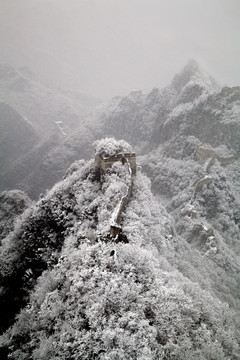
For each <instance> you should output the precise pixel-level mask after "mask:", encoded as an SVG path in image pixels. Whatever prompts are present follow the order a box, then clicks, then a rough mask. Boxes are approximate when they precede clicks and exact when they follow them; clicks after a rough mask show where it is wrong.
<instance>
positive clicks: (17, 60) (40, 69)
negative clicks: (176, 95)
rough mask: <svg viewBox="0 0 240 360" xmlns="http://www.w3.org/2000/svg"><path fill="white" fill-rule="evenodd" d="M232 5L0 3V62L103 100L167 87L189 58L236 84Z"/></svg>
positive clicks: (215, 0) (238, 53)
mask: <svg viewBox="0 0 240 360" xmlns="http://www.w3.org/2000/svg"><path fill="white" fill-rule="evenodd" d="M239 13H240V5H239V2H238V1H237V0H229V1H226V0H212V1H210V2H209V1H207V0H195V1H194V2H193V1H191V0H181V2H179V1H176V0H161V1H158V0H131V1H127V0H123V1H122V0H121V1H119V0H112V1H108V0H101V2H100V1H98V0H88V1H87V0H80V1H79V0H68V1H66V0H53V1H52V0H51V1H50V0H42V1H38V0H21V1H20V0H2V1H1V2H0V42H1V61H4V62H6V63H9V64H11V65H13V66H15V67H17V68H19V67H22V66H28V67H29V68H30V69H32V70H33V71H34V72H35V73H36V74H37V75H38V76H39V77H40V78H41V79H42V80H43V81H44V83H45V84H48V85H50V86H51V87H53V88H54V89H56V88H63V89H69V90H71V91H77V92H79V91H80V92H82V93H86V94H88V95H91V96H97V97H100V98H102V97H104V98H109V97H113V96H116V95H124V94H126V93H128V92H129V91H130V90H131V89H142V90H143V91H144V92H149V91H150V90H151V89H152V88H153V87H155V86H157V87H160V88H163V87H164V86H166V85H167V84H168V83H169V82H170V80H171V78H172V74H174V73H175V72H177V71H179V70H180V69H181V68H182V67H183V66H184V65H185V63H186V62H187V61H188V59H189V58H195V59H198V60H199V62H200V63H201V64H202V65H203V66H204V67H205V68H206V69H207V70H208V71H209V72H210V73H211V74H212V75H213V76H214V77H215V78H216V79H217V80H218V81H219V82H220V83H221V84H228V85H229V86H234V85H238V84H239V82H240V78H239V66H238V64H239V63H240V47H239Z"/></svg>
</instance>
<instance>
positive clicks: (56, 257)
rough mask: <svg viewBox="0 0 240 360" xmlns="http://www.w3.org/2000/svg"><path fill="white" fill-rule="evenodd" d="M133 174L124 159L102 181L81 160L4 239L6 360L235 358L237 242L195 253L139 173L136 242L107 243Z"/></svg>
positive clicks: (127, 229) (132, 214) (129, 229)
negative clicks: (233, 245) (113, 216)
mask: <svg viewBox="0 0 240 360" xmlns="http://www.w3.org/2000/svg"><path fill="white" fill-rule="evenodd" d="M111 148H112V147H111ZM127 173H128V172H127V171H126V164H122V163H120V162H117V163H116V164H115V165H114V166H112V167H111V168H110V169H109V170H108V172H106V174H105V177H104V180H103V182H102V183H101V182H100V181H99V177H98V167H97V164H96V163H95V162H94V161H93V160H90V161H87V162H85V161H84V160H80V161H78V162H76V163H74V164H73V165H72V166H71V167H70V168H69V170H68V172H67V174H66V177H65V179H64V180H63V181H61V182H59V183H57V184H56V185H55V186H54V187H53V188H52V189H51V190H50V191H49V192H48V193H47V194H46V196H44V197H42V198H41V199H40V200H39V201H38V202H37V203H36V204H35V205H33V206H32V207H31V208H29V209H28V210H27V211H26V212H25V213H24V214H23V215H22V218H20V219H19V220H18V222H17V224H16V226H15V229H14V231H13V232H11V233H10V234H9V235H8V237H6V238H5V239H4V240H3V243H2V246H1V247H0V251H1V252H0V256H1V261H0V264H1V268H0V269H1V299H0V301H1V307H0V309H1V318H2V319H3V320H2V331H3V332H4V334H3V335H2V337H1V348H0V351H1V358H3V359H10V358H11V359H18V360H19V359H34V360H37V359H38V360H40V359H45V360H47V359H48V360H50V359H56V358H58V359H71V358H72V359H124V358H128V359H141V358H142V359H155V360H157V359H162V360H168V359H173V358H177V359H182V360H187V359H189V358H190V357H191V356H192V357H195V358H198V359H202V360H203V359H212V360H213V359H216V357H217V358H218V359H226V360H227V359H229V358H231V359H239V357H238V344H237V339H238V336H237V327H236V326H237V325H236V324H235V320H234V316H235V313H234V311H235V309H236V308H237V301H238V300H237V297H236V294H235V292H236V284H235V283H234V281H233V279H234V278H233V275H234V274H235V275H236V274H237V272H238V271H239V262H238V260H237V258H236V257H235V255H234V252H233V251H232V250H231V246H229V245H228V244H223V243H221V244H220V245H221V247H222V249H220V250H221V251H219V252H218V255H217V256H218V258H217V259H216V258H214V256H215V254H213V255H212V254H207V253H206V254H202V253H201V251H199V249H198V247H197V246H192V245H193V244H192V243H191V242H190V241H188V238H186V237H185V236H184V235H185V234H184V233H182V234H183V236H182V235H181V234H180V231H179V229H178V227H176V225H175V219H174V217H173V216H172V215H169V213H168V212H167V211H166V208H165V207H164V206H163V204H162V203H161V202H159V201H158V200H157V198H155V197H154V196H153V195H152V193H151V189H150V186H151V183H150V180H149V179H147V178H146V176H145V175H144V174H142V173H141V172H140V171H138V172H137V174H136V176H135V177H134V179H133V187H132V195H131V199H130V201H129V203H128V205H127V206H126V208H125V210H124V212H123V214H122V220H121V227H122V230H123V233H124V234H125V236H126V237H127V239H128V242H127V243H121V242H119V243H116V242H115V240H114V239H112V240H110V238H109V237H108V235H107V232H108V229H109V220H110V219H111V214H112V213H113V212H114V209H115V206H116V205H117V203H118V201H119V199H121V196H122V188H123V185H126V184H128V181H129V180H128V177H126V175H127ZM192 210H193V209H192V208H188V209H187V208H186V210H185V213H186V214H187V219H188V218H189V217H188V213H189V212H191V211H192ZM185 213H183V216H185ZM190 220H191V219H190V218H189V221H190ZM192 220H193V221H194V220H195V219H194V218H193V219H192ZM185 221H188V220H186V219H185ZM204 226H205V225H204V224H203V225H202V227H203V230H202V231H208V229H205V228H204ZM208 236H209V237H210V236H212V233H211V234H210V233H209V234H208ZM192 239H193V240H195V239H196V240H197V239H198V237H196V238H195V237H194V236H193V237H192ZM229 266H230V267H231V268H230V269H229ZM235 275H234V276H235ZM17 313H19V314H18V315H17V317H16V318H15V319H14V315H15V314H17ZM9 325H12V326H11V327H10V328H9V329H7V328H8V326H9ZM5 330H6V331H5Z"/></svg>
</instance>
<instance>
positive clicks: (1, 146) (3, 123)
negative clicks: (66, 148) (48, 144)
mask: <svg viewBox="0 0 240 360" xmlns="http://www.w3.org/2000/svg"><path fill="white" fill-rule="evenodd" d="M37 140H38V136H37V134H36V132H35V131H34V129H33V127H32V126H31V125H30V124H29V123H28V122H27V121H26V120H25V119H24V118H23V117H22V116H21V115H20V114H19V113H18V112H17V111H15V110H14V109H13V108H12V107H11V106H9V105H8V104H5V103H3V102H1V103H0V174H1V173H3V172H4V171H6V169H8V168H9V167H11V164H12V163H13V162H14V161H16V160H17V159H18V158H19V157H21V156H23V155H24V154H26V153H27V151H29V149H31V148H32V147H33V145H34V143H35V142H36V141H37Z"/></svg>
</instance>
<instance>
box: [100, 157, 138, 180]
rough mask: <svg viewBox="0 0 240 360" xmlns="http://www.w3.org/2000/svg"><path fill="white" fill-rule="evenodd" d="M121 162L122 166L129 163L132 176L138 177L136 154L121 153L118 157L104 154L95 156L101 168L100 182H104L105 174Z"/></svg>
mask: <svg viewBox="0 0 240 360" xmlns="http://www.w3.org/2000/svg"><path fill="white" fill-rule="evenodd" d="M117 161H120V162H122V164H125V163H129V165H130V169H131V172H132V175H136V154H135V153H119V154H116V155H111V156H110V155H103V154H96V155H95V162H96V164H97V166H98V167H99V172H100V175H99V179H100V181H102V180H103V177H104V174H105V172H106V170H107V169H109V168H110V167H112V165H113V164H114V163H115V162H117Z"/></svg>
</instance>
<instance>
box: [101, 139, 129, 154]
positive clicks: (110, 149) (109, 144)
mask: <svg viewBox="0 0 240 360" xmlns="http://www.w3.org/2000/svg"><path fill="white" fill-rule="evenodd" d="M94 145H95V153H96V155H100V156H101V157H109V156H113V155H117V154H121V153H132V152H133V149H132V147H131V145H129V144H128V143H127V142H126V141H125V140H116V139H114V138H105V139H101V140H97V141H95V143H94Z"/></svg>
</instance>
